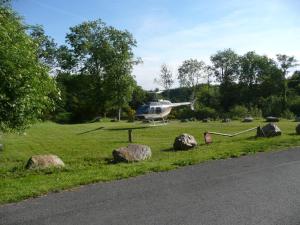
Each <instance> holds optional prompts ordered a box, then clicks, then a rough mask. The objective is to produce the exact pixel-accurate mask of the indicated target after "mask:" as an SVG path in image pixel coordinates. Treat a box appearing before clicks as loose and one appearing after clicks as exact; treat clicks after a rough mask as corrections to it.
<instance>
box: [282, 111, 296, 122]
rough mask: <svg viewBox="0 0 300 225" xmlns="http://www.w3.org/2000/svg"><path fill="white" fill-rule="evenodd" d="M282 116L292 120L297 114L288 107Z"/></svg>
mask: <svg viewBox="0 0 300 225" xmlns="http://www.w3.org/2000/svg"><path fill="white" fill-rule="evenodd" d="M281 117H283V118H285V119H288V120H291V119H294V118H295V115H294V113H292V112H291V111H290V110H288V109H286V110H284V111H283V112H282V113H281Z"/></svg>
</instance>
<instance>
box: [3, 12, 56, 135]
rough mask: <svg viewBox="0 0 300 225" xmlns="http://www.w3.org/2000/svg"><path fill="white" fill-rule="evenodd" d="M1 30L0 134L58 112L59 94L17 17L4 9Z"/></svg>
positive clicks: (32, 42)
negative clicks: (57, 101) (55, 101)
mask: <svg viewBox="0 0 300 225" xmlns="http://www.w3.org/2000/svg"><path fill="white" fill-rule="evenodd" d="M0 27H1V29H0V130H1V131H4V132H5V131H13V130H22V129H24V128H26V127H27V126H28V125H29V124H31V123H32V122H33V121H35V120H36V119H38V118H40V117H41V116H42V115H43V114H44V113H45V112H47V111H48V110H51V109H53V108H54V100H53V98H54V97H56V96H57V95H58V90H57V88H56V85H55V82H54V80H53V79H52V78H51V77H49V75H48V70H47V68H46V67H45V66H44V65H43V64H41V63H40V62H39V60H38V57H37V53H38V49H37V46H36V44H35V43H34V41H33V40H32V39H31V38H30V36H29V35H28V34H27V33H26V26H25V25H24V24H23V23H22V21H21V19H20V18H19V17H18V16H17V15H16V13H15V12H13V11H12V10H11V9H8V8H5V7H0Z"/></svg>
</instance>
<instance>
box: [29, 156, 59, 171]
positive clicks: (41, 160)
mask: <svg viewBox="0 0 300 225" xmlns="http://www.w3.org/2000/svg"><path fill="white" fill-rule="evenodd" d="M64 166H65V164H64V162H63V161H62V160H61V159H60V158H59V157H58V156H56V155H34V156H32V157H30V159H29V160H28V162H27V164H26V168H27V169H45V168H49V167H57V168H61V167H64Z"/></svg>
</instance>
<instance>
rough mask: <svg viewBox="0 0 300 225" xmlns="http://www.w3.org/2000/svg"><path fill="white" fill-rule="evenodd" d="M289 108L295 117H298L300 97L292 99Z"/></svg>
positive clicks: (299, 114)
mask: <svg viewBox="0 0 300 225" xmlns="http://www.w3.org/2000/svg"><path fill="white" fill-rule="evenodd" d="M289 108H290V110H291V111H292V112H293V113H294V114H295V115H297V116H300V97H296V98H294V99H293V100H292V101H291V103H290V107H289Z"/></svg>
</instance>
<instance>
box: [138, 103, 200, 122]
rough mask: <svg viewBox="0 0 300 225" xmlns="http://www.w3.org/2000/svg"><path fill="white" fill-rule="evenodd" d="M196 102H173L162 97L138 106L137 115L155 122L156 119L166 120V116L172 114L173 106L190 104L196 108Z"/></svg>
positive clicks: (192, 107)
mask: <svg viewBox="0 0 300 225" xmlns="http://www.w3.org/2000/svg"><path fill="white" fill-rule="evenodd" d="M194 103H195V100H193V101H191V102H178V103H172V102H171V101H168V100H163V99H161V100H158V101H155V102H149V103H147V104H144V105H141V106H140V107H138V109H137V111H136V117H137V118H138V119H141V120H146V121H152V122H154V121H155V120H162V121H163V122H165V118H166V117H167V116H168V115H169V114H170V112H171V110H172V108H173V107H179V106H186V105H190V107H191V109H192V110H194Z"/></svg>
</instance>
